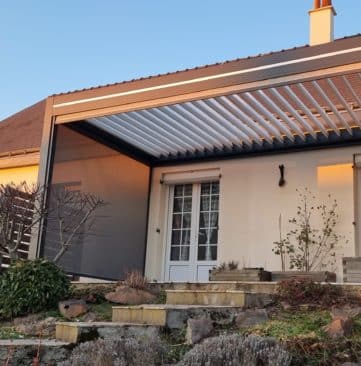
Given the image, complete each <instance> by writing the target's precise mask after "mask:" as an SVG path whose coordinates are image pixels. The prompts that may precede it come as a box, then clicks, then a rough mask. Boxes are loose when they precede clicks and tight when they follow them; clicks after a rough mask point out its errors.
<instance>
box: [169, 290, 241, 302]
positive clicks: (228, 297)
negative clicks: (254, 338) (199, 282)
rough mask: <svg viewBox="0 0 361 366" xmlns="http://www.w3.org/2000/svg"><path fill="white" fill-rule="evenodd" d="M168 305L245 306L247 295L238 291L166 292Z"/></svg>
mask: <svg viewBox="0 0 361 366" xmlns="http://www.w3.org/2000/svg"><path fill="white" fill-rule="evenodd" d="M166 294H167V304H171V305H185V304H187V305H213V306H245V304H246V293H245V292H244V291H238V290H166Z"/></svg>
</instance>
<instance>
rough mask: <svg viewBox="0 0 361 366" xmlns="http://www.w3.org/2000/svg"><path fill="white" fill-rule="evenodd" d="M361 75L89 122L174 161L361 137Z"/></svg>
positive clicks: (151, 152)
mask: <svg viewBox="0 0 361 366" xmlns="http://www.w3.org/2000/svg"><path fill="white" fill-rule="evenodd" d="M360 108H361V75H360V73H353V74H348V75H340V76H335V77H327V78H322V79H315V80H311V81H307V82H299V83H293V84H289V85H283V86H278V87H270V88H264V89H258V90H252V91H247V92H244V93H237V94H229V95H223V96H218V97H214V98H207V99H200V100H194V101H189V102H185V103H179V104H172V105H166V106H161V107H157V108H150V109H143V110H136V111H132V112H126V113H119V114H113V115H108V116H102V117H96V118H90V119H87V122H88V123H89V124H91V125H93V126H95V127H97V128H100V129H102V130H104V131H106V132H107V133H109V134H112V135H114V136H116V137H118V138H119V139H121V140H123V141H125V142H127V143H129V144H130V145H132V146H134V147H136V148H137V149H140V150H142V151H144V152H145V153H147V154H149V155H151V156H153V157H155V158H157V159H160V160H174V159H177V158H178V159H179V158H182V157H189V156H202V155H203V156H210V155H212V154H217V153H218V154H219V153H221V152H227V151H235V150H237V151H238V152H242V151H244V152H249V151H250V150H252V149H256V150H258V151H259V150H262V149H268V150H269V149H272V147H279V146H280V145H285V144H287V146H290V145H292V144H293V143H296V142H304V143H306V142H307V143H310V142H312V141H313V142H315V143H316V142H317V141H318V140H319V139H320V136H322V137H323V140H327V139H328V138H329V137H331V136H332V137H334V136H338V137H340V138H341V134H342V135H343V136H347V135H348V136H350V137H352V136H353V135H354V131H355V128H360V127H361V116H360Z"/></svg>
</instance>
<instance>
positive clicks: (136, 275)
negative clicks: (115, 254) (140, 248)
mask: <svg viewBox="0 0 361 366" xmlns="http://www.w3.org/2000/svg"><path fill="white" fill-rule="evenodd" d="M123 282H124V285H126V286H129V287H131V288H134V289H137V290H146V289H148V287H149V281H148V279H147V278H146V277H144V276H143V275H142V274H141V273H140V272H139V271H131V272H127V273H126V275H125V279H124V281H123Z"/></svg>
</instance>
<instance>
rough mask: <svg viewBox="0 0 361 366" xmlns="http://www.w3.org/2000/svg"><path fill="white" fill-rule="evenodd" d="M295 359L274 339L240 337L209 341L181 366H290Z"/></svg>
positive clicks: (191, 352)
mask: <svg viewBox="0 0 361 366" xmlns="http://www.w3.org/2000/svg"><path fill="white" fill-rule="evenodd" d="M290 363H291V356H290V355H289V354H288V352H286V351H285V350H284V349H283V348H282V347H281V346H280V345H279V344H278V343H277V342H276V341H275V340H274V339H272V338H262V337H258V336H254V335H250V336H248V337H244V336H241V335H239V334H231V335H223V336H219V337H214V338H208V339H206V340H205V341H204V342H203V343H201V344H198V345H196V346H195V347H194V348H193V349H192V350H191V351H189V352H188V353H187V354H186V355H185V356H184V358H183V360H182V361H181V362H179V363H178V365H179V366H208V365H212V366H223V365H227V366H241V365H245V366H258V365H263V366H273V365H278V366H288V365H290Z"/></svg>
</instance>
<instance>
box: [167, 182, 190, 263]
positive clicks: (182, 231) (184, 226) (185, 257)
mask: <svg viewBox="0 0 361 366" xmlns="http://www.w3.org/2000/svg"><path fill="white" fill-rule="evenodd" d="M172 207H173V212H172V216H173V217H172V233H171V251H170V260H172V261H189V252H190V251H189V247H190V242H191V230H190V228H191V220H192V213H191V212H192V184H177V185H176V186H174V198H173V206H172Z"/></svg>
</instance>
